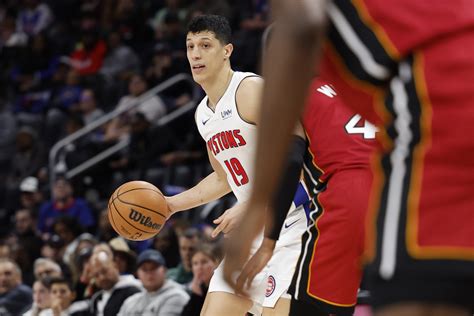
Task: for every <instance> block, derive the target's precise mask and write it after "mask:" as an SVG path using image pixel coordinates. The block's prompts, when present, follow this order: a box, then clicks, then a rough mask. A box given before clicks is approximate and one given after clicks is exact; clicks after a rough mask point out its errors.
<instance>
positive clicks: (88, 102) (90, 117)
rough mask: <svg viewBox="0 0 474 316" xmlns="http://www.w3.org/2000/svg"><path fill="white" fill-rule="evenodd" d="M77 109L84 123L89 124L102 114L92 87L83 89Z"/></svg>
mask: <svg viewBox="0 0 474 316" xmlns="http://www.w3.org/2000/svg"><path fill="white" fill-rule="evenodd" d="M79 111H80V112H81V114H82V119H83V120H84V124H85V125H87V124H90V123H92V122H93V121H95V120H97V119H98V118H99V117H101V116H102V115H104V111H102V109H101V108H99V107H98V106H97V97H96V94H95V92H94V90H92V89H85V90H83V91H82V93H81V98H80V100H79Z"/></svg>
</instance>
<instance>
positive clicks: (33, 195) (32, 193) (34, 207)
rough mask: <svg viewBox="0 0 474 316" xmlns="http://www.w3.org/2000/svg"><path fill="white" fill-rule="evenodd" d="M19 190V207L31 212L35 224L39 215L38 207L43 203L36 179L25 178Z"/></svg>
mask: <svg viewBox="0 0 474 316" xmlns="http://www.w3.org/2000/svg"><path fill="white" fill-rule="evenodd" d="M19 189H20V201H19V203H20V204H19V207H20V208H26V209H29V210H31V212H32V214H33V216H34V220H35V222H36V219H37V217H38V213H39V207H40V205H41V203H42V202H43V193H42V192H41V190H40V188H39V180H38V178H36V177H26V178H25V179H23V180H22V181H21V183H20V187H19Z"/></svg>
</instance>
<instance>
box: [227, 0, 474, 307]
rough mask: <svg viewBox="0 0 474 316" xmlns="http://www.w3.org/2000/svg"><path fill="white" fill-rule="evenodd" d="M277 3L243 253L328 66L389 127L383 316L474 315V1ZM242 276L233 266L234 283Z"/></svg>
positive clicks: (375, 242)
mask: <svg viewBox="0 0 474 316" xmlns="http://www.w3.org/2000/svg"><path fill="white" fill-rule="evenodd" d="M275 4H276V5H277V6H278V7H277V8H275V10H276V11H277V12H278V13H280V14H281V16H280V26H281V27H277V28H276V31H275V33H274V34H273V36H274V38H275V42H274V45H273V46H272V48H271V56H268V59H267V60H266V61H265V62H266V63H267V65H276V64H278V67H274V66H273V67H267V68H266V72H265V77H266V78H267V81H266V84H267V85H266V89H265V92H264V101H263V102H264V104H263V108H262V114H261V116H262V126H261V134H260V138H259V139H260V141H259V144H260V145H259V148H258V150H257V156H258V160H257V165H256V167H255V168H256V171H257V178H256V179H255V187H254V188H255V191H254V192H253V194H252V198H251V203H250V205H252V206H253V207H252V211H251V212H248V213H247V219H248V220H247V223H252V224H254V225H253V226H254V227H253V229H252V227H251V226H250V225H246V226H242V229H239V234H238V235H236V236H234V237H235V238H236V240H239V243H240V244H241V247H240V251H241V252H242V250H243V249H245V248H243V247H244V246H245V247H247V248H248V245H249V242H247V241H245V239H243V238H246V239H248V238H249V236H252V234H253V235H255V234H256V232H257V231H258V230H259V226H260V225H261V224H262V222H263V219H262V217H263V215H262V217H260V218H259V217H258V216H257V215H256V213H257V212H256V210H255V206H256V205H259V206H262V207H260V209H263V205H265V203H266V202H267V201H268V200H269V197H270V196H271V192H272V190H273V189H274V187H275V183H276V177H277V176H276V175H275V174H274V173H275V170H278V168H281V165H282V159H283V158H282V155H283V153H284V152H285V149H286V144H287V143H288V139H289V135H290V132H291V130H292V128H293V126H294V122H295V121H296V120H297V117H298V115H299V113H300V111H297V109H298V110H300V109H301V108H302V107H303V103H304V102H303V100H304V97H305V93H306V91H307V88H308V85H309V81H310V78H311V75H312V73H313V70H314V69H315V68H313V67H312V65H315V64H316V61H319V60H320V61H321V64H318V68H320V69H321V71H320V73H321V76H323V77H324V78H325V79H327V80H329V81H330V82H332V83H333V84H334V85H335V86H336V87H337V88H338V89H339V91H340V94H341V96H342V98H343V99H344V100H345V101H346V103H347V104H348V105H349V106H352V107H353V108H354V109H355V110H356V112H358V113H360V114H361V115H362V116H363V117H365V118H366V119H368V120H369V121H371V122H373V123H375V124H377V125H378V126H380V127H383V129H382V130H381V133H380V134H381V137H380V140H381V141H382V143H383V145H384V146H383V150H381V151H380V152H379V157H378V158H377V161H376V163H375V166H374V171H375V174H374V176H375V178H374V185H373V189H372V194H373V199H372V200H371V205H370V208H369V211H370V212H371V215H369V216H368V218H369V220H368V221H367V225H368V226H367V231H368V234H367V249H366V250H367V257H368V260H369V266H368V272H369V280H370V284H371V289H372V291H373V295H374V305H375V307H376V313H377V315H469V314H470V311H471V310H472V309H473V304H474V301H473V300H472V293H474V262H473V260H474V238H473V237H472V236H474V225H472V223H473V220H474V218H473V216H474V214H473V213H472V210H473V209H474V198H473V197H472V192H473V189H474V173H473V172H467V170H474V137H472V135H474V130H473V127H472V126H473V125H472V124H471V122H472V121H473V119H474V103H473V102H474V101H473V100H474V89H473V88H472V82H473V80H474V55H472V53H471V52H470V51H469V50H468V49H466V45H468V43H473V42H474V10H472V2H471V1H469V0H456V1H450V2H449V3H447V2H445V1H432V2H425V1H409V0H403V1H392V0H390V1H381V0H358V1H348V0H345V1H343V0H341V1H337V0H335V1H328V2H327V3H326V1H298V2H293V1H278V2H275ZM325 10H326V11H325ZM325 12H327V16H328V19H329V23H328V25H326V18H325V15H326V13H325ZM435 21H436V22H435ZM325 26H327V30H326V32H325V31H324V27H325ZM323 39H324V40H325V41H324V45H323V42H322V40H323ZM321 48H324V49H323V50H321ZM320 55H321V56H320ZM318 68H316V69H318ZM288 73H297V74H298V76H296V77H294V76H288ZM293 105H294V106H293ZM274 126H279V127H280V128H279V129H274ZM261 213H263V212H261ZM448 214H449V215H448ZM242 242H243V245H242ZM245 255H246V254H245V253H240V254H239V255H236V257H237V258H239V257H245ZM240 261H242V259H240ZM236 269H237V268H236V267H233V266H231V265H230V260H229V261H228V264H227V266H226V267H225V273H226V277H229V276H230V274H231V273H232V271H234V270H236Z"/></svg>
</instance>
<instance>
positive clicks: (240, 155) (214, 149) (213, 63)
mask: <svg viewBox="0 0 474 316" xmlns="http://www.w3.org/2000/svg"><path fill="white" fill-rule="evenodd" d="M186 45H187V57H188V61H189V63H190V66H191V70H192V75H193V78H194V80H195V81H196V82H197V83H198V84H199V85H201V87H202V88H203V89H204V91H205V92H206V97H205V98H204V99H203V100H202V101H201V103H200V104H199V105H198V107H197V110H196V115H195V118H196V124H197V126H198V129H199V132H200V134H201V136H202V137H203V139H204V140H205V142H206V145H207V149H208V154H209V160H210V163H211V165H212V167H213V169H214V172H213V173H211V174H210V175H208V176H207V177H206V178H204V179H203V180H202V181H201V182H199V183H198V184H197V185H196V186H194V187H192V188H191V189H189V190H187V191H185V192H182V193H180V194H178V195H175V196H172V197H167V198H166V199H167V202H168V207H169V209H170V211H171V212H172V213H175V212H179V211H183V210H187V209H191V208H194V207H196V206H199V205H202V204H205V203H208V202H210V201H212V200H216V199H218V198H220V197H222V196H224V195H225V194H227V193H229V192H231V191H232V192H233V193H234V194H235V196H236V197H237V200H238V203H237V204H236V205H235V206H234V207H232V208H230V209H228V210H227V211H226V212H225V213H224V214H223V215H222V216H221V217H219V218H218V219H217V220H216V221H215V223H217V224H219V225H218V227H217V228H216V230H215V231H214V234H218V233H219V232H223V233H224V234H228V233H231V230H232V228H233V227H234V226H236V224H237V222H238V221H239V220H241V219H240V216H241V214H242V212H241V211H242V209H243V208H244V206H245V203H246V201H247V200H248V198H249V194H250V192H251V185H252V182H253V174H254V170H253V165H254V161H253V159H254V154H255V149H256V145H257V144H256V138H257V130H256V122H257V121H258V118H257V113H258V112H259V107H260V99H261V93H262V90H263V80H262V79H261V78H260V77H259V76H257V75H255V74H253V73H243V72H234V71H233V70H232V68H231V65H230V61H229V58H230V56H231V54H232V50H233V46H232V44H230V27H229V24H228V22H227V20H226V19H225V18H223V17H220V16H215V15H204V16H199V17H196V18H194V19H193V20H192V21H191V22H190V24H189V26H188V33H187V38H186ZM299 134H300V135H302V131H300V132H299ZM299 139H302V138H299ZM299 147H300V148H305V143H304V141H303V144H300V146H299ZM290 165H291V168H290V167H289V168H288V170H290V171H291V172H289V174H288V178H293V179H294V178H295V177H297V178H299V176H300V171H301V165H302V161H301V162H299V161H295V162H290V163H289V164H288V166H290ZM297 182H298V181H293V182H291V181H290V182H289V183H297ZM295 192H296V194H295ZM295 197H297V198H295ZM298 200H300V201H298ZM307 200H308V195H307V193H306V191H305V189H304V187H303V185H302V184H299V185H298V188H296V187H292V188H289V187H286V188H282V190H281V192H280V194H279V195H278V197H277V198H275V201H274V202H273V203H272V205H271V207H273V208H275V209H280V208H284V209H283V210H281V211H280V214H282V216H281V220H280V221H279V222H278V221H277V222H278V223H277V224H276V225H273V227H271V228H270V227H266V228H265V232H262V234H261V237H260V239H259V240H257V241H256V243H255V244H254V246H253V252H252V253H255V252H257V251H258V252H259V253H260V255H261V257H262V258H264V260H262V261H261V262H264V263H261V262H255V265H256V267H257V266H258V268H261V267H260V266H259V265H264V264H266V262H267V261H268V260H267V259H268V258H265V256H266V255H268V256H271V255H272V254H273V257H272V259H271V260H270V261H269V262H268V265H266V268H265V269H264V270H263V271H262V272H261V273H259V274H257V275H256V277H255V278H254V279H253V282H252V283H251V284H250V288H249V291H248V293H249V296H250V297H243V296H238V295H236V294H235V292H234V291H233V289H232V288H231V287H229V286H228V284H227V283H225V281H224V279H223V277H222V268H221V267H222V264H221V265H220V266H219V267H218V268H217V269H216V271H215V273H214V276H213V277H212V279H211V282H210V285H209V292H208V294H207V296H206V301H205V303H204V306H203V309H202V312H201V315H206V316H222V315H230V316H232V315H236V316H243V315H245V314H246V312H248V311H250V312H251V313H253V314H254V315H260V313H261V311H262V307H263V315H288V313H289V304H290V296H289V295H288V294H287V293H286V292H287V289H288V287H289V285H290V282H291V278H292V275H293V272H294V268H295V265H296V262H297V258H298V256H299V252H300V245H301V234H302V233H303V231H304V230H305V228H306V223H307V222H306V214H305V212H304V208H303V205H301V206H298V207H297V205H300V204H303V202H306V201H307ZM290 206H291V207H290ZM288 210H289V211H288ZM243 220H245V219H243Z"/></svg>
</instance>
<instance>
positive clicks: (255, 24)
mask: <svg viewBox="0 0 474 316" xmlns="http://www.w3.org/2000/svg"><path fill="white" fill-rule="evenodd" d="M235 12H237V13H238V16H237V23H238V24H239V28H238V31H237V32H235V34H234V38H235V40H234V46H235V49H234V53H236V54H234V55H233V56H232V57H233V62H232V63H233V65H234V66H235V67H236V68H237V69H245V70H246V71H253V72H255V71H257V70H258V61H259V56H260V47H261V40H262V34H263V32H264V30H265V28H266V27H267V26H268V25H269V23H270V21H269V13H270V8H269V4H268V1H267V0H256V1H255V0H242V1H237V2H236V6H235Z"/></svg>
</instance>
